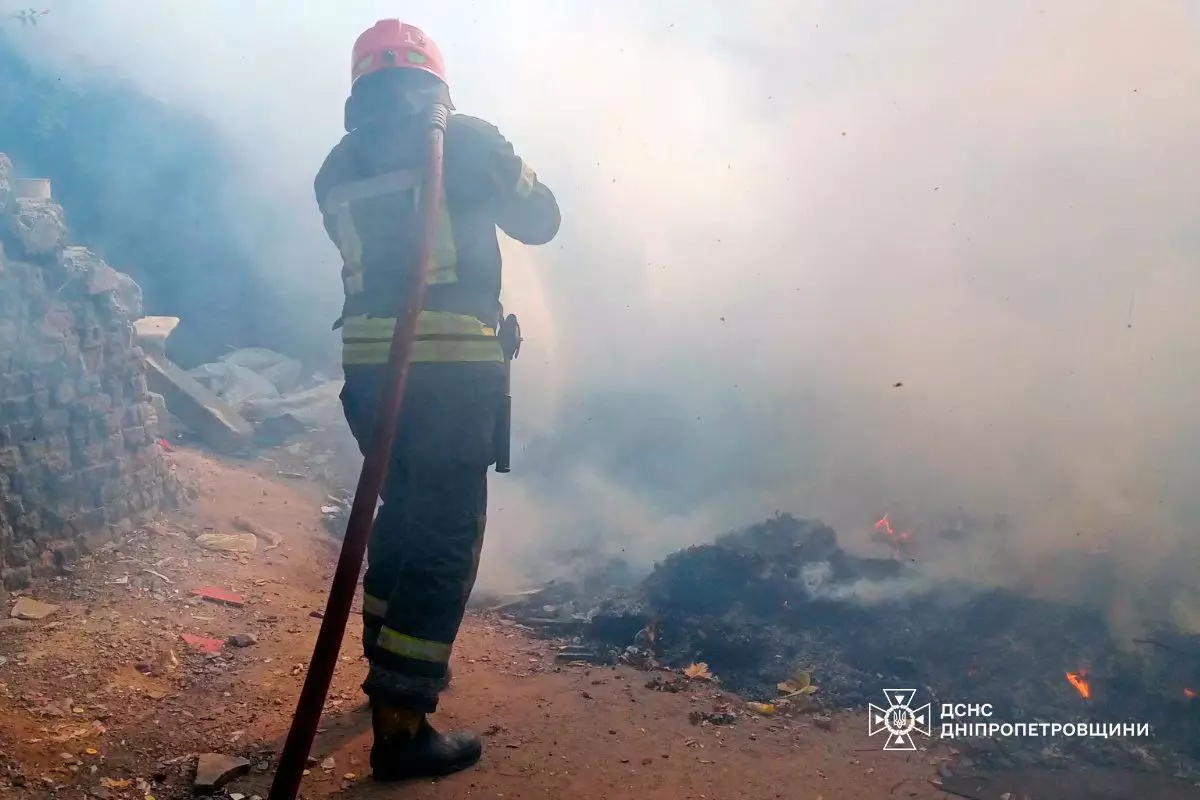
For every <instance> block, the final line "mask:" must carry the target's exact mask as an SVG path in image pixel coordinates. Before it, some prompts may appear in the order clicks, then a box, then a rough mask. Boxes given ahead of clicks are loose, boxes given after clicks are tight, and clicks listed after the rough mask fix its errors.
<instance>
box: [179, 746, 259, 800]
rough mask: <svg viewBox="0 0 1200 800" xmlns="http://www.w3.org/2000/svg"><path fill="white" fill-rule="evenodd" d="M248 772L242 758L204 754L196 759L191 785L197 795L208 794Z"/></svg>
mask: <svg viewBox="0 0 1200 800" xmlns="http://www.w3.org/2000/svg"><path fill="white" fill-rule="evenodd" d="M249 771H250V762H249V761H247V760H246V759H244V758H237V757H235V756H226V755H221V754H219V753H204V754H202V755H200V756H199V758H197V759H196V778H195V780H194V781H193V783H192V785H193V787H194V788H195V790H196V793H197V794H210V793H212V792H214V791H216V790H217V789H220V788H221V787H222V786H224V785H225V784H227V783H229V782H230V781H232V780H233V779H235V778H240V777H241V776H243V775H245V774H246V773H247V772H249Z"/></svg>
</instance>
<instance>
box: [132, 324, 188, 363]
mask: <svg viewBox="0 0 1200 800" xmlns="http://www.w3.org/2000/svg"><path fill="white" fill-rule="evenodd" d="M177 327H179V317H142V318H141V319H138V320H135V321H134V323H133V334H134V337H135V338H136V339H137V343H138V346H139V347H141V348H142V349H143V350H145V351H146V352H148V353H154V354H156V355H161V354H162V353H164V352H166V347H167V338H168V337H170V335H171V334H172V333H173V332H174V331H175V329H176V328H177Z"/></svg>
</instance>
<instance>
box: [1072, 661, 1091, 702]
mask: <svg viewBox="0 0 1200 800" xmlns="http://www.w3.org/2000/svg"><path fill="white" fill-rule="evenodd" d="M1087 676H1088V672H1087V670H1086V669H1081V670H1079V672H1068V673H1067V682H1068V683H1070V684H1071V685H1072V686H1074V687H1075V691H1077V692H1079V696H1080V697H1082V698H1083V699H1084V700H1090V699H1091V697H1092V687H1091V685H1090V684H1089V683H1088V679H1087Z"/></svg>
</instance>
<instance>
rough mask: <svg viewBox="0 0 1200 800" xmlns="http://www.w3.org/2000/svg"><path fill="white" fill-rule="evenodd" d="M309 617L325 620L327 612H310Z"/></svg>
mask: <svg viewBox="0 0 1200 800" xmlns="http://www.w3.org/2000/svg"><path fill="white" fill-rule="evenodd" d="M308 615H309V616H310V617H312V618H313V619H325V612H323V611H310V612H308Z"/></svg>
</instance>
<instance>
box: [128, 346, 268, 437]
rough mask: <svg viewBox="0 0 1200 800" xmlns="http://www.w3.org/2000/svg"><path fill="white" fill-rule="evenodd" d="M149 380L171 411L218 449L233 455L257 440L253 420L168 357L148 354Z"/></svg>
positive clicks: (147, 369) (149, 384)
mask: <svg viewBox="0 0 1200 800" xmlns="http://www.w3.org/2000/svg"><path fill="white" fill-rule="evenodd" d="M146 382H147V385H148V386H149V387H150V390H151V391H153V392H156V393H157V394H161V395H162V396H163V397H164V398H165V399H166V402H167V408H169V409H170V411H171V414H173V415H174V416H175V417H176V418H177V419H179V421H180V422H182V423H183V424H184V425H186V426H187V427H188V428H189V429H191V430H193V431H195V432H196V433H197V434H198V435H199V436H200V438H201V439H202V440H203V441H204V442H205V443H206V444H208V445H209V446H211V447H213V448H214V449H216V450H218V451H220V452H223V453H227V454H231V455H233V454H239V453H243V452H245V451H246V450H247V449H248V448H249V447H250V445H251V444H252V443H253V440H254V429H253V428H252V427H251V426H250V423H249V422H247V421H246V420H245V419H244V418H243V417H242V416H241V415H240V414H238V413H237V411H235V410H234V409H233V408H231V407H230V406H229V404H228V403H226V402H225V401H223V400H221V398H219V397H217V396H216V395H215V394H213V393H212V392H210V391H209V390H208V389H206V388H205V387H204V386H203V385H202V384H200V383H199V382H198V381H197V380H196V379H195V378H193V377H192V376H190V375H188V374H187V373H186V372H184V371H183V370H182V369H180V368H179V367H178V366H176V365H175V364H174V363H173V362H172V361H171V360H170V359H168V358H167V357H166V356H163V355H158V354H153V353H150V354H147V355H146Z"/></svg>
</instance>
